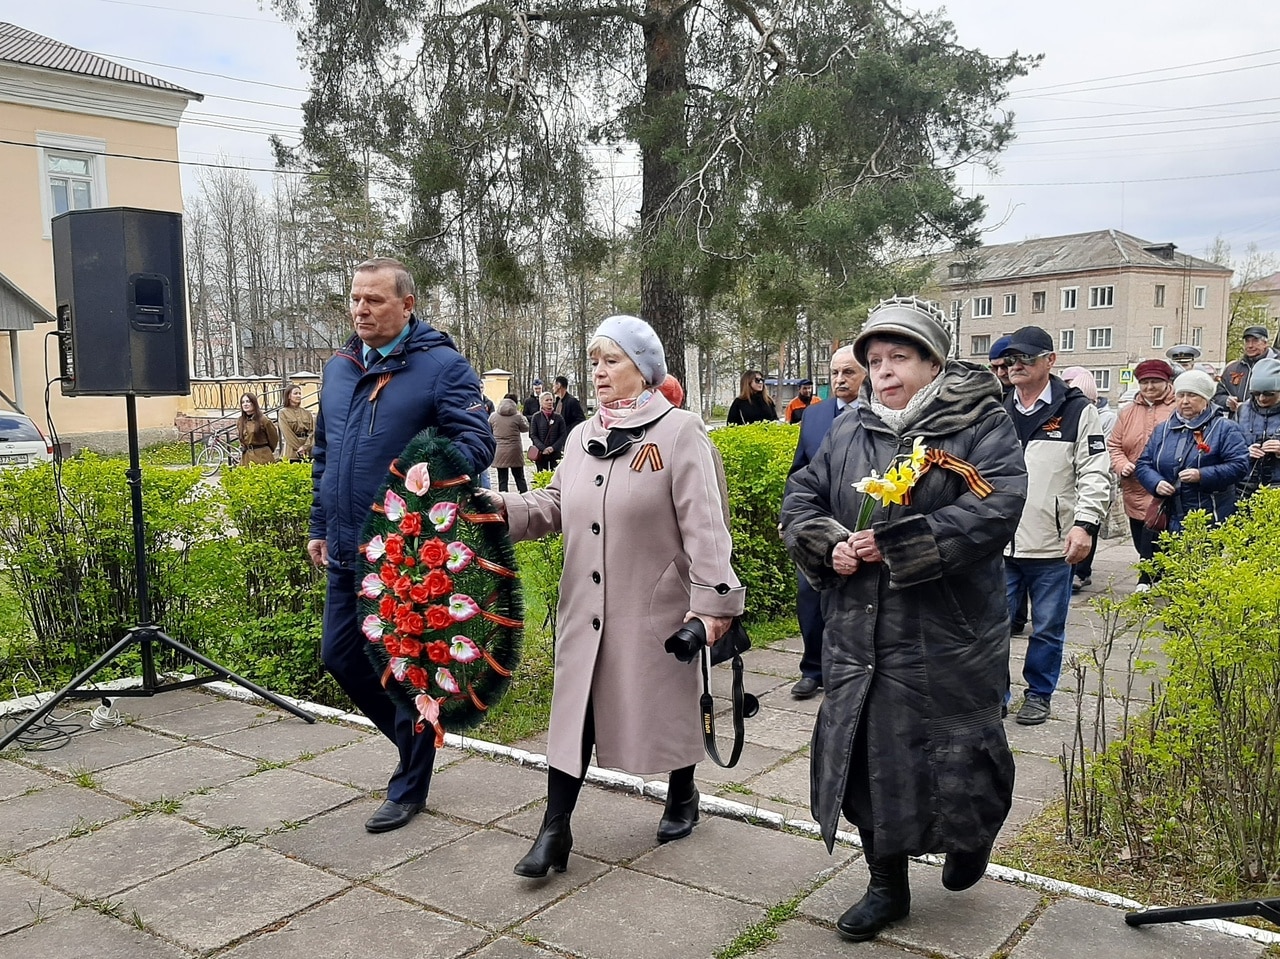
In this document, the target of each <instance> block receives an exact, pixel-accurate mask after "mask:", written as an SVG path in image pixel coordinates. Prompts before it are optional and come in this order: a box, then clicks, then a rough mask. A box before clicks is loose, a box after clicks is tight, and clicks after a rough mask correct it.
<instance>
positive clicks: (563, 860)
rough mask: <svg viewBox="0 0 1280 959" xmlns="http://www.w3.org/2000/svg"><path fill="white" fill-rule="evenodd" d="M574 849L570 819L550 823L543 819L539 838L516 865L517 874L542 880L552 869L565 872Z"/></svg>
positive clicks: (561, 818) (558, 818)
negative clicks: (570, 853) (570, 852)
mask: <svg viewBox="0 0 1280 959" xmlns="http://www.w3.org/2000/svg"><path fill="white" fill-rule="evenodd" d="M572 848H573V832H572V831H571V830H570V829H569V817H568V816H556V817H555V818H554V819H552V820H551V821H550V822H547V821H546V820H545V819H543V821H542V828H541V829H540V830H538V838H537V839H535V840H534V841H533V845H532V846H531V847H530V849H529V851H528V852H527V853H525V856H524V858H523V859H521V860H520V861H519V862H518V863H516V868H515V874H516V875H517V876H524V877H525V878H526V879H541V878H542V877H543V876H545V875H546V874H547V871H548V870H550V869H554V870H555V871H556V872H564V871H565V869H566V868H567V867H568V865H569V850H571V849H572Z"/></svg>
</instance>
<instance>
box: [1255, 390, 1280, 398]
mask: <svg viewBox="0 0 1280 959" xmlns="http://www.w3.org/2000/svg"><path fill="white" fill-rule="evenodd" d="M1249 395H1250V396H1252V397H1253V398H1254V399H1255V400H1256V399H1257V398H1258V397H1260V396H1265V397H1266V398H1267V399H1269V400H1273V399H1275V398H1276V397H1277V396H1280V390H1256V391H1255V390H1250V391H1249Z"/></svg>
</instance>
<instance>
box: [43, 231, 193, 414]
mask: <svg viewBox="0 0 1280 959" xmlns="http://www.w3.org/2000/svg"><path fill="white" fill-rule="evenodd" d="M52 226H53V282H54V292H55V296H56V298H57V305H58V311H57V317H58V332H59V334H60V335H59V340H60V344H59V349H58V357H59V366H60V372H61V376H62V392H63V394H64V395H66V396H128V395H131V394H132V395H137V396H182V395H185V394H187V393H189V392H191V374H190V371H189V369H188V365H187V290H186V282H185V279H184V273H183V256H182V214H180V213H164V212H161V211H158V210H136V209H131V208H129V207H112V208H109V209H101V210H72V211H70V212H67V213H63V214H60V215H59V216H56V217H54V218H53V221H52Z"/></svg>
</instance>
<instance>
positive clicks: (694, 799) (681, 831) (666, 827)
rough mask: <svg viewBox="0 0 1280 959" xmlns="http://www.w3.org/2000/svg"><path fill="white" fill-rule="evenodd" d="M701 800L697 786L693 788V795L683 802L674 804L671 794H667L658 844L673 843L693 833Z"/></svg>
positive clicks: (659, 824) (659, 828)
mask: <svg viewBox="0 0 1280 959" xmlns="http://www.w3.org/2000/svg"><path fill="white" fill-rule="evenodd" d="M700 798H701V797H700V796H699V795H698V787H697V786H694V787H693V788H692V795H691V796H689V797H688V798H687V799H685V800H684V801H683V802H679V801H675V802H673V801H672V797H671V793H670V792H668V793H667V808H666V809H665V810H663V813H662V819H661V820H660V821H659V823H658V842H673V841H674V840H676V839H683V838H684V837H685V836H687V835H689V833H691V832H693V824H694V823H696V822H697V821H698V800H699V799H700Z"/></svg>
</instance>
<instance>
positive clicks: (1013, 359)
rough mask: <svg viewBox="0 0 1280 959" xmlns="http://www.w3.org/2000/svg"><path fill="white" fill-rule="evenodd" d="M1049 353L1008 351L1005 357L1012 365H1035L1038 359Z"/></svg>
mask: <svg viewBox="0 0 1280 959" xmlns="http://www.w3.org/2000/svg"><path fill="white" fill-rule="evenodd" d="M1048 355H1049V353H1047V352H1046V353H1006V354H1005V355H1004V358H1005V359H1006V360H1008V361H1009V365H1010V366H1035V365H1036V361H1037V360H1039V359H1041V358H1042V357H1046V356H1048Z"/></svg>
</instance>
